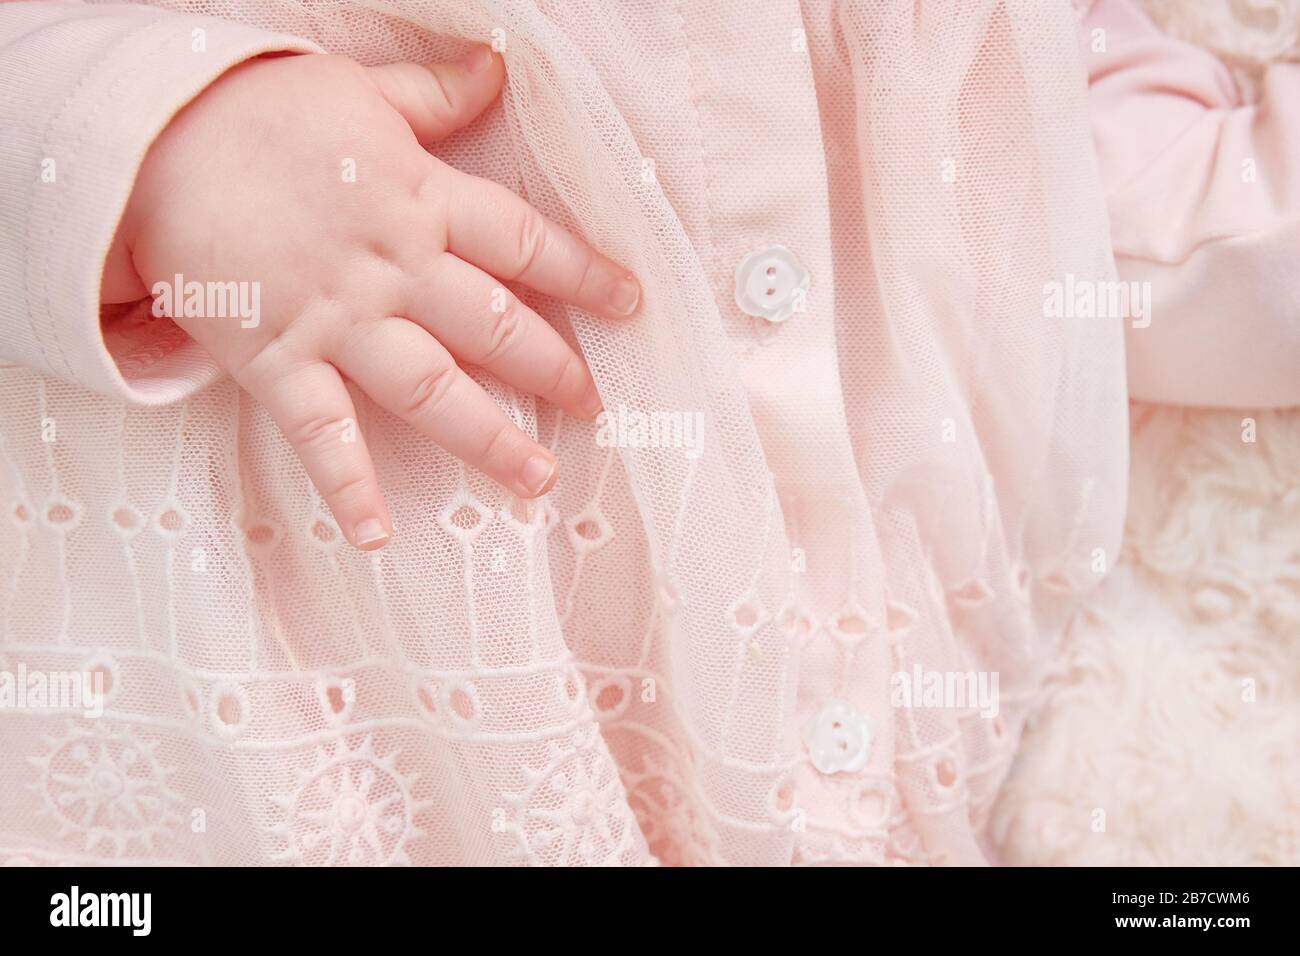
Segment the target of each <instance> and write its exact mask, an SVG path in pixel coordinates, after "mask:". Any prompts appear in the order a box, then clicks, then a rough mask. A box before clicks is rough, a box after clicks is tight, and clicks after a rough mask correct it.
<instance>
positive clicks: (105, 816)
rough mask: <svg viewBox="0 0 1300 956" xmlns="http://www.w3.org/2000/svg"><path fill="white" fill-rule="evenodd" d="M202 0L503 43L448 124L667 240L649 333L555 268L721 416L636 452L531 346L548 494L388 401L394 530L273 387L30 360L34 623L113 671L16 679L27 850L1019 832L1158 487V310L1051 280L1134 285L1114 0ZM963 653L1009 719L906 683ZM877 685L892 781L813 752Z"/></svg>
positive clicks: (581, 851) (18, 472)
mask: <svg viewBox="0 0 1300 956" xmlns="http://www.w3.org/2000/svg"><path fill="white" fill-rule="evenodd" d="M158 6H160V7H163V8H169V9H174V10H182V11H185V12H189V13H204V14H210V15H213V16H218V17H222V18H225V19H233V20H238V21H242V22H245V23H247V24H250V25H252V26H256V27H260V28H264V29H267V30H274V31H277V32H283V33H288V34H292V35H296V36H301V37H303V38H306V39H309V40H312V41H314V42H316V43H319V44H320V45H321V46H322V47H324V48H325V49H326V50H328V51H330V52H337V53H343V54H347V55H349V56H353V57H356V58H357V59H359V60H361V61H362V62H366V63H381V62H389V61H395V60H416V61H428V60H432V59H438V58H443V57H446V56H450V55H454V54H455V53H456V52H458V51H459V50H460V49H461V48H462V47H463V45H464V43H465V38H470V39H473V40H481V41H492V40H494V39H495V40H497V41H498V42H499V45H500V46H501V47H502V48H503V49H502V52H503V54H504V56H505V59H506V63H507V69H508V75H509V80H508V83H507V87H506V90H505V92H504V94H503V96H502V99H501V102H500V104H499V105H498V106H496V107H494V108H493V109H492V111H491V112H490V113H489V114H487V115H486V116H485V117H484V118H483V119H482V120H481V121H480V122H479V123H477V124H476V125H475V126H474V127H472V128H471V129H469V130H467V131H465V132H464V133H462V134H459V135H458V136H457V137H455V138H454V139H452V140H449V141H447V142H446V143H444V144H441V146H440V148H439V155H440V156H441V157H442V158H444V159H445V160H446V161H447V162H449V163H450V164H452V165H454V166H456V167H457V168H460V169H463V170H465V171H468V172H470V173H473V174H475V175H479V176H484V177H488V178H491V179H494V180H497V181H499V182H502V183H504V184H506V185H507V186H509V187H511V188H512V189H515V190H517V191H518V192H520V193H521V194H523V195H524V196H525V197H526V198H528V200H529V201H530V202H532V203H533V204H534V205H535V206H536V207H537V208H538V209H540V210H541V211H543V212H545V213H547V214H548V215H550V216H552V217H553V218H555V219H557V220H559V221H561V222H563V223H565V224H566V225H568V226H569V227H571V228H572V229H574V230H575V231H577V232H579V233H581V234H583V235H584V236H585V237H586V238H587V239H589V240H590V241H591V242H592V243H594V244H595V245H596V246H598V247H600V248H601V249H602V250H604V251H606V252H608V253H609V254H610V255H611V256H614V257H615V258H617V259H619V260H620V261H623V262H626V263H627V264H628V265H629V266H630V267H631V268H632V269H634V270H635V272H636V273H637V275H638V276H639V277H640V278H641V281H642V283H643V286H644V288H645V295H644V300H643V301H644V305H643V309H642V312H641V314H640V316H639V318H638V319H637V320H636V321H634V322H631V323H627V324H620V325H613V324H608V323H602V322H598V321H596V320H593V319H592V318H591V317H589V316H586V315H583V314H579V313H577V312H575V311H573V310H571V309H568V308H565V307H561V306H559V305H557V304H555V303H553V302H550V301H546V300H542V299H539V298H537V297H531V298H529V302H530V304H532V305H533V306H535V307H536V308H537V309H538V310H539V311H540V312H541V313H542V314H543V315H544V316H545V317H547V318H548V319H550V320H552V321H553V322H554V323H555V324H556V325H557V327H559V328H561V329H562V330H564V332H565V334H566V335H568V336H570V337H571V339H572V341H574V342H575V343H576V344H577V345H578V346H580V348H581V350H582V352H583V354H584V355H585V357H586V359H587V361H588V362H589V364H590V366H591V368H592V370H593V373H594V375H595V377H596V380H597V382H598V383H599V386H600V390H601V394H602V398H603V400H604V402H605V406H606V408H607V409H610V410H617V409H619V408H626V409H630V410H641V411H644V412H668V413H681V414H695V413H699V414H700V415H701V416H702V420H703V422H704V441H703V442H702V444H701V446H700V453H699V454H688V453H686V452H687V451H689V449H682V448H664V447H655V446H653V445H649V444H646V443H637V442H623V443H621V444H620V445H618V446H610V445H608V444H607V443H605V442H602V441H601V440H600V439H599V436H598V434H597V427H596V426H594V425H587V424H584V423H579V422H574V421H571V420H568V419H566V418H564V417H562V416H560V415H559V414H557V413H556V412H555V411H554V410H552V409H549V408H546V407H538V406H537V405H535V404H534V403H533V402H532V400H531V399H530V398H528V397H525V396H520V395H517V394H515V393H513V392H511V391H510V390H508V389H505V388H503V387H501V386H499V385H496V384H494V383H491V382H490V381H488V380H486V379H484V380H482V381H484V384H485V385H487V386H488V387H489V388H490V389H491V390H492V393H493V394H494V395H495V396H496V397H497V399H498V401H499V402H500V403H501V404H502V406H503V407H505V408H507V409H509V410H510V411H511V413H512V415H514V417H515V419H516V420H517V421H518V422H519V424H520V425H521V426H522V427H524V428H525V429H527V430H529V431H532V432H534V433H535V434H537V435H538V436H539V438H540V439H541V440H543V441H544V442H546V443H547V444H549V445H550V446H551V447H552V448H554V450H555V451H556V454H557V456H558V458H559V461H560V467H561V470H562V478H561V480H560V483H559V484H558V485H557V487H556V488H555V490H554V492H553V493H552V494H551V495H549V496H548V498H547V499H546V500H545V501H543V502H541V503H538V504H533V505H527V504H525V503H522V502H518V501H513V500H510V499H509V498H505V497H503V496H502V494H501V492H500V491H499V490H498V489H496V488H495V487H494V486H491V485H490V483H488V482H487V481H486V480H484V479H482V478H481V477H480V476H477V475H475V474H474V473H472V472H468V471H467V470H466V469H464V468H463V467H461V466H460V465H459V464H458V463H457V462H455V461H454V460H453V459H451V458H449V457H448V456H447V455H446V454H445V453H443V452H442V451H441V450H440V449H438V448H437V447H435V446H433V445H432V444H431V443H430V442H429V441H428V440H426V439H425V438H423V437H421V436H420V435H418V434H417V433H415V432H414V431H413V430H411V429H410V428H409V427H407V426H406V425H404V424H403V423H402V422H400V421H398V420H396V419H394V418H392V417H391V416H389V415H387V413H385V412H383V411H382V410H379V409H378V408H376V407H375V406H373V405H372V404H371V403H369V402H368V401H367V400H366V399H365V398H364V396H361V395H359V394H356V395H354V399H355V400H356V402H357V407H358V409H359V411H360V414H361V421H360V426H361V428H362V430H363V431H364V432H365V434H366V436H367V442H368V445H369V446H370V448H371V451H372V453H373V455H374V456H375V460H376V463H377V466H378V469H379V475H380V480H381V484H382V486H383V487H384V488H385V490H386V492H387V495H388V500H389V503H390V507H391V508H392V511H393V516H394V521H395V527H396V529H397V534H396V536H395V538H394V540H393V542H392V543H391V544H390V545H389V546H388V547H387V548H386V549H384V550H383V551H382V552H380V553H378V554H376V555H374V556H369V555H363V554H360V553H356V552H353V551H351V550H349V549H348V548H347V547H346V546H345V545H342V541H341V537H340V535H339V533H338V530H337V528H336V527H335V526H334V524H333V521H332V518H331V517H330V515H329V514H328V512H327V510H326V509H325V508H324V506H323V505H322V503H321V501H320V499H319V497H318V496H317V495H315V493H314V492H313V490H312V488H311V486H310V483H309V482H308V481H307V479H306V476H305V474H304V473H303V471H302V469H301V466H300V465H299V463H298V462H297V460H296V459H295V457H294V455H293V453H292V451H291V449H290V448H289V446H288V445H287V444H286V443H285V442H284V440H283V439H282V437H281V436H280V435H279V433H278V431H277V430H276V428H275V426H274V424H273V423H272V422H271V421H270V419H269V417H268V416H267V415H266V414H265V412H263V411H262V410H261V409H260V408H259V407H257V406H255V405H254V404H252V403H251V402H250V401H249V400H248V399H247V398H245V397H241V395H240V394H239V393H238V390H237V389H236V388H235V387H234V386H233V385H232V384H231V383H230V382H228V381H224V380H223V381H220V382H218V383H216V384H215V385H213V386H211V387H209V388H207V389H205V390H203V391H201V392H198V393H197V394H194V395H192V396H191V397H189V398H187V399H186V400H184V401H183V402H179V403H176V404H173V405H169V406H166V407H161V408H136V407H128V406H124V405H122V404H119V403H117V402H115V401H112V400H109V399H105V398H103V397H100V396H96V395H93V394H91V393H89V392H87V391H85V390H83V389H81V388H79V387H77V386H74V385H70V384H66V383H63V382H60V381H57V380H54V379H50V378H45V377H42V376H39V375H36V374H34V373H29V372H26V371H24V370H19V369H8V370H6V371H4V373H3V374H2V375H0V396H2V400H0V408H3V419H4V420H3V436H4V445H3V449H2V452H3V455H2V460H0V464H2V465H3V468H0V474H2V475H3V486H2V488H3V494H4V497H5V500H6V501H7V502H8V511H9V514H10V517H11V518H12V520H11V521H9V522H8V523H7V524H6V526H5V528H4V530H3V532H0V535H3V541H4V544H3V546H0V553H2V554H3V555H4V557H3V559H2V561H0V581H4V582H7V592H6V599H5V604H4V626H5V631H4V643H3V645H0V653H2V654H3V660H4V661H5V663H6V665H7V666H8V668H9V669H10V670H13V669H14V668H15V667H17V666H18V665H19V664H24V665H25V666H27V667H30V668H41V667H43V668H46V669H52V670H53V669H61V670H76V669H83V668H90V669H97V670H99V671H101V672H102V673H104V674H105V675H106V677H107V679H108V701H107V705H106V711H105V714H104V717H103V718H101V719H98V720H94V721H89V720H84V719H81V718H80V717H78V716H77V715H54V716H51V715H49V714H35V713H9V714H5V715H2V716H0V768H3V769H0V780H3V786H0V854H4V855H6V856H12V857H15V858H18V859H20V860H27V861H33V862H57V861H68V860H71V861H77V862H87V861H101V860H102V861H109V860H116V861H123V860H127V861H135V862H143V861H148V862H180V863H220V864H260V863H270V862H286V863H298V864H386V863H387V864H391V863H412V864H446V863H462V864H464V863H468V864H489V863H492V864H495V863H505V862H518V863H527V864H549V865H573V864H643V863H653V862H660V863H666V864H701V863H729V864H767V865H772V864H779V865H783V864H788V863H791V862H795V863H810V862H856V863H888V862H910V863H943V862H949V863H970V862H980V861H982V860H984V859H985V858H986V853H985V848H984V846H983V830H984V825H985V822H986V820H987V816H988V813H989V808H990V805H991V803H992V800H993V797H994V794H995V792H996V789H997V787H998V784H999V782H1000V780H1001V779H1002V777H1003V775H1004V774H1005V772H1006V769H1007V766H1008V764H1009V761H1010V759H1011V756H1012V754H1013V753H1014V750H1015V746H1016V742H1017V740H1018V737H1019V733H1020V726H1021V723H1022V722H1023V719H1024V715H1025V713H1026V711H1027V709H1028V708H1029V706H1030V705H1031V703H1032V701H1033V699H1034V696H1035V693H1036V691H1037V688H1038V684H1039V676H1040V673H1041V670H1042V662H1043V658H1044V656H1045V655H1046V654H1049V653H1050V650H1051V647H1052V644H1053V642H1054V640H1055V636H1056V635H1057V634H1058V633H1059V631H1060V629H1061V627H1062V625H1063V623H1064V621H1065V620H1066V618H1067V617H1068V615H1069V613H1070V612H1071V610H1072V608H1073V607H1074V606H1075V604H1076V603H1077V599H1078V596H1079V595H1080V593H1082V592H1083V591H1086V590H1087V589H1088V588H1089V587H1091V586H1092V585H1093V584H1094V583H1095V582H1096V581H1097V580H1098V579H1099V578H1100V576H1101V575H1102V574H1103V573H1104V572H1105V570H1106V568H1107V565H1108V562H1109V561H1110V560H1112V558H1113V556H1115V553H1116V548H1117V543H1118V536H1119V530H1120V525H1121V522H1122V517H1123V510H1124V500H1125V473H1126V467H1127V460H1126V431H1125V422H1126V398H1125V389H1124V366H1123V354H1122V343H1121V336H1122V331H1121V325H1120V321H1119V319H1117V318H1110V319H1107V318H1048V317H1045V315H1044V308H1043V298H1044V286H1045V284H1047V283H1052V282H1057V281H1063V280H1064V279H1065V277H1066V276H1077V277H1081V278H1086V279H1088V280H1097V281H1105V280H1108V279H1111V278H1113V276H1114V272H1113V264H1112V261H1111V256H1110V251H1109V246H1108V232H1107V225H1106V209H1105V203H1104V200H1103V196H1102V192H1101V188H1100V185H1099V182H1098V175H1097V170H1096V167H1095V163H1094V161H1093V159H1092V153H1091V148H1090V142H1089V131H1088V126H1087V122H1086V111H1085V104H1084V96H1085V88H1084V80H1083V71H1082V69H1081V68H1080V67H1079V65H1078V59H1079V58H1078V52H1077V42H1078V41H1077V39H1076V28H1077V24H1076V20H1075V15H1074V14H1073V12H1072V10H1071V8H1070V7H1069V6H1068V5H1067V4H1048V3H1039V2H1037V0H1025V2H1017V0H1011V2H992V0H988V2H972V3H964V4H962V5H961V6H960V7H959V8H956V9H954V8H951V7H950V6H949V5H947V4H924V3H923V4H913V3H910V2H908V3H903V2H887V3H880V2H849V0H846V2H840V3H834V4H831V3H826V4H818V3H808V4H804V5H802V6H801V5H800V4H797V3H773V4H771V5H770V9H768V7H767V5H765V9H764V14H763V16H761V17H760V16H758V15H756V14H755V13H754V12H753V5H751V4H744V3H734V4H733V3H706V4H690V3H681V4H671V5H668V4H666V5H647V4H641V3H635V2H631V0H627V2H614V3H610V2H563V3H561V2H553V3H551V2H543V3H537V4H533V3H513V2H512V3H492V2H486V0H455V2H451V0H446V2H443V0H430V2H421V0H401V2H381V0H367V2H305V0H303V2H295V0H258V2H242V0H211V2H188V3H187V2H168V3H162V4H158ZM270 148H273V146H272V147H270ZM772 243H779V244H781V245H782V246H785V247H788V248H789V249H791V250H794V251H795V253H796V254H797V255H798V257H799V260H800V261H801V262H802V263H803V265H804V266H805V267H806V268H807V270H808V272H809V274H810V276H811V281H810V284H809V295H808V301H807V310H806V312H804V313H800V314H796V315H794V316H792V317H791V318H790V319H789V320H788V321H787V322H785V323H781V324H780V325H776V324H773V323H770V322H765V321H764V320H762V319H755V318H751V317H750V316H747V315H745V314H743V313H742V312H740V311H739V310H737V309H736V307H735V305H734V295H735V292H734V284H735V266H736V262H737V261H738V260H740V259H741V257H742V256H744V255H745V254H746V253H749V252H751V251H752V250H754V249H756V248H760V247H764V246H767V245H769V244H772ZM45 419H53V420H54V421H57V422H58V423H59V440H58V441H57V442H53V443H50V442H42V441H41V438H40V435H39V433H38V432H37V430H36V429H33V428H32V427H31V426H30V423H31V422H32V421H41V420H45ZM341 545H342V546H341ZM918 672H920V673H925V674H929V673H937V674H968V673H969V674H986V675H988V674H996V675H998V677H999V680H1000V684H999V686H1000V691H999V708H998V713H997V716H996V718H992V717H989V716H987V715H982V714H981V713H980V711H979V708H977V707H973V706H964V707H952V706H949V707H935V708H928V707H921V706H916V707H905V706H895V705H894V704H893V703H892V702H891V686H892V678H893V676H894V675H896V674H909V675H910V674H914V673H918ZM836 701H843V702H845V703H847V704H848V705H849V706H850V708H851V709H852V711H853V712H854V713H856V714H857V715H859V716H860V718H861V720H862V725H861V726H862V728H864V729H863V732H862V735H861V736H860V737H859V738H856V739H858V740H859V741H860V742H861V741H866V742H867V745H865V746H864V747H863V749H864V751H865V755H866V760H865V762H864V763H863V765H862V766H861V767H860V769H857V770H853V771H832V772H826V771H825V770H824V769H819V768H818V766H816V765H815V763H814V758H813V757H812V756H811V755H810V744H809V742H808V741H809V739H810V736H811V737H816V735H817V734H819V733H821V731H819V730H818V729H817V727H818V721H819V715H823V714H825V713H826V708H827V707H828V706H829V702H836ZM834 713H838V711H832V714H834ZM810 728H812V729H811V730H810ZM199 819H201V820H202V828H201V829H196V828H195V821H196V820H199Z"/></svg>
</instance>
